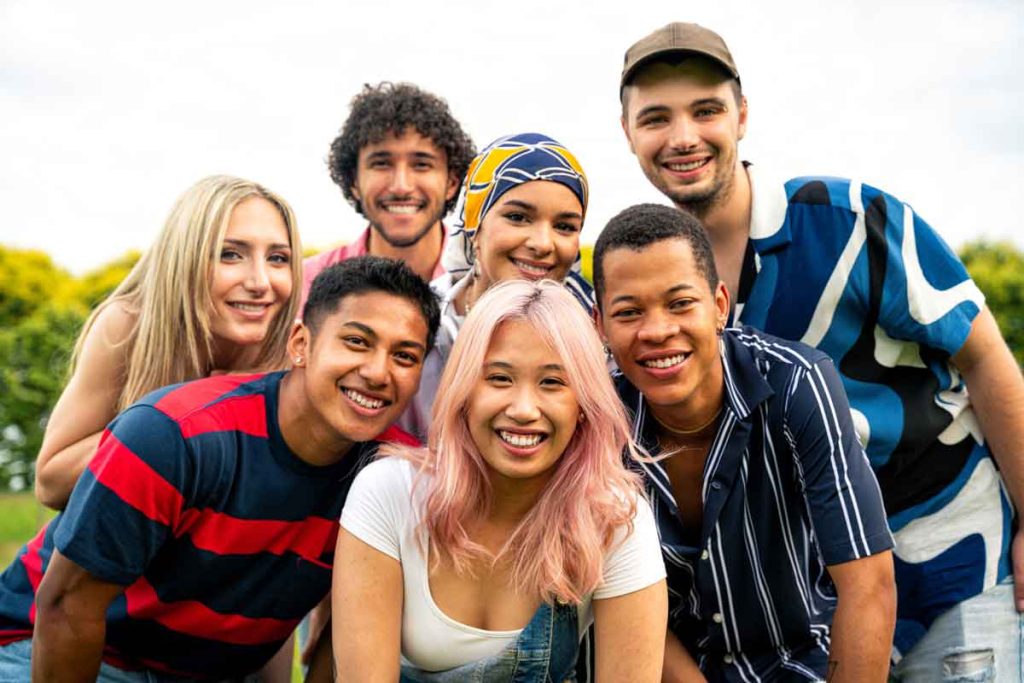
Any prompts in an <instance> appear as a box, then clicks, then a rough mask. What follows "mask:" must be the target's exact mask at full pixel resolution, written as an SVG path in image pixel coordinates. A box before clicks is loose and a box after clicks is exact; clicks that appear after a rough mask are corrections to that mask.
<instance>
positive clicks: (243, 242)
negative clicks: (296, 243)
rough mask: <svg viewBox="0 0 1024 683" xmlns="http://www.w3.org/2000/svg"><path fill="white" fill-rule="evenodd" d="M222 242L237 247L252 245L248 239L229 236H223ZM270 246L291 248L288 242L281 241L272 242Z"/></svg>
mask: <svg viewBox="0 0 1024 683" xmlns="http://www.w3.org/2000/svg"><path fill="white" fill-rule="evenodd" d="M224 244H232V245H235V246H237V247H250V246H252V244H251V243H250V242H249V241H248V240H239V239H233V238H231V237H225V238H224ZM270 248H271V249H291V248H292V247H291V245H290V244H285V243H283V242H274V243H273V244H271V245H270Z"/></svg>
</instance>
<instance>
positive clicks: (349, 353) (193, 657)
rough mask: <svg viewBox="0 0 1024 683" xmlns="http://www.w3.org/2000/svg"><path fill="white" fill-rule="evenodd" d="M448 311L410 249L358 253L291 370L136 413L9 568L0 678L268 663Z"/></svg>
mask: <svg viewBox="0 0 1024 683" xmlns="http://www.w3.org/2000/svg"><path fill="white" fill-rule="evenodd" d="M438 319H439V311H438V305H437V301H436V300H435V298H434V296H433V294H432V292H431V291H430V289H429V287H428V286H427V284H426V283H425V282H423V280H421V279H420V278H419V277H418V276H416V275H415V273H413V272H412V271H411V270H410V269H409V268H408V267H407V266H405V265H404V264H402V263H400V262H398V261H394V260H391V259H384V258H379V257H372V256H366V257H359V258H354V259H351V260H349V261H346V262H345V263H343V264H340V265H337V266H333V267H331V268H328V269H326V270H325V271H324V272H323V273H321V274H320V276H319V277H318V278H317V280H316V281H315V282H314V284H313V287H312V289H311V292H310V296H309V300H308V301H307V303H306V307H305V311H304V316H303V320H304V324H303V325H299V326H296V328H295V329H294V330H293V332H292V336H291V338H290V340H289V344H288V349H289V355H290V356H291V358H292V361H293V363H294V368H293V369H292V370H291V371H289V372H277V373H270V374H266V375H253V376H244V377H243V376H235V375H228V376H220V377H210V378H207V379H201V380H197V381H195V382H189V383H185V384H179V385H174V386H171V387H166V388H164V389H160V390H158V391H156V392H154V393H152V394H149V395H148V396H146V397H144V398H143V399H141V400H140V401H138V402H137V403H135V404H134V405H132V406H131V407H129V408H128V409H126V410H125V411H124V412H122V413H121V414H120V415H119V416H118V417H117V418H116V419H115V420H114V421H113V422H112V423H111V425H110V426H109V428H108V429H107V430H106V432H105V433H104V435H103V438H102V439H101V440H100V444H99V447H98V448H97V452H96V455H95V457H94V458H93V459H92V461H91V463H90V465H89V468H88V469H87V470H86V471H85V472H84V473H83V474H82V478H81V480H80V481H79V483H78V485H77V486H76V487H75V490H74V493H73V494H72V496H71V500H70V502H69V503H68V507H67V509H66V510H65V511H64V512H63V513H62V514H61V515H59V516H58V517H57V518H56V519H54V520H53V521H52V522H51V523H50V524H49V526H48V527H47V528H46V529H44V530H43V532H41V533H40V535H39V537H37V538H36V539H35V540H33V541H32V542H30V543H29V544H28V545H27V546H26V547H25V548H24V549H22V551H21V552H20V553H19V555H18V557H17V558H16V559H15V561H14V563H13V564H12V565H11V566H10V567H9V568H8V569H7V570H6V571H5V572H4V574H3V575H2V576H0V681H25V680H28V678H29V667H30V666H31V671H32V673H31V677H32V680H33V681H40V682H43V681H45V682H46V683H62V682H70V681H95V680H97V677H99V680H100V681H117V682H118V683H125V682H127V681H139V682H140V683H141V682H142V681H146V682H149V683H154V682H158V681H179V680H181V679H180V678H179V677H181V676H183V677H187V678H189V679H201V680H239V679H241V678H242V677H243V676H247V675H248V674H251V673H253V672H255V671H257V670H258V669H259V668H260V667H261V666H263V665H264V664H265V663H266V661H267V660H268V659H270V657H271V656H272V655H273V654H274V653H275V652H277V651H278V649H279V648H280V647H281V645H282V643H283V642H284V641H285V640H286V639H287V638H288V637H289V635H290V634H291V632H292V630H293V629H294V628H295V626H296V624H298V622H299V620H300V619H301V618H302V617H303V616H304V615H305V614H306V613H307V612H308V611H309V610H310V609H311V608H312V607H313V606H314V605H316V604H317V603H318V602H319V601H320V600H321V599H322V598H323V597H324V595H325V594H326V593H327V591H328V589H329V587H330V581H331V565H332V562H333V556H334V545H335V539H336V538H337V534H338V519H339V517H340V514H341V509H342V506H343V505H344V502H345V496H346V494H347V492H348V487H349V485H350V483H351V481H352V478H353V477H354V476H355V473H356V472H358V471H359V469H360V468H361V467H362V466H363V465H364V464H366V463H367V462H368V460H369V459H371V458H372V455H373V451H374V450H375V445H376V440H375V439H387V438H389V436H390V435H389V434H388V432H386V431H385V430H386V429H387V428H388V425H389V424H391V423H392V422H393V421H394V420H395V419H396V418H397V417H398V415H399V414H401V412H402V410H403V409H404V407H405V405H406V403H407V402H408V400H409V398H411V396H412V395H413V394H414V393H415V391H416V385H417V383H418V381H419V374H420V366H421V363H422V359H423V357H424V355H425V354H426V352H427V351H428V350H429V349H430V345H431V344H432V340H433V337H434V334H435V332H436V329H437V324H438ZM382 432H385V433H384V434H381V433H382ZM378 435H379V436H378ZM30 656H31V663H30V662H29V657H30Z"/></svg>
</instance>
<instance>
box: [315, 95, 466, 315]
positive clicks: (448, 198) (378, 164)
mask: <svg viewBox="0 0 1024 683" xmlns="http://www.w3.org/2000/svg"><path fill="white" fill-rule="evenodd" d="M475 154H476V150H475V148H474V147H473V141H472V140H470V138H469V136H468V135H467V134H466V133H465V131H463V129H462V126H460V125H459V122H458V121H456V120H455V117H454V116H452V114H451V111H449V109H448V104H447V103H446V102H445V101H444V100H442V99H441V98H440V97H437V96H436V95H432V94H431V93H428V92H425V91H424V90H421V89H420V88H418V87H417V86H415V85H412V84H411V83H389V82H383V83H380V84H378V85H375V86H371V85H366V86H364V87H363V90H362V92H360V93H359V94H358V95H356V96H355V97H354V98H353V99H352V103H351V111H350V113H349V116H348V119H347V120H346V121H345V125H344V126H342V129H341V132H340V133H339V134H338V137H336V138H335V139H334V141H333V142H332V143H331V152H330V155H329V156H328V158H327V167H328V169H329V171H330V173H331V179H332V180H334V182H335V183H337V185H338V187H340V188H341V192H342V194H343V195H344V196H345V199H347V200H348V201H349V203H351V204H352V206H353V207H355V210H356V211H358V212H359V213H361V214H362V215H363V216H365V217H366V219H367V221H369V223H370V225H369V227H367V228H366V230H365V232H363V234H362V235H360V236H359V238H358V239H357V240H356V241H355V242H352V243H351V244H347V245H345V246H342V247H339V248H337V249H332V250H330V251H327V252H324V253H322V254H318V255H316V256H313V257H311V258H308V259H306V261H305V264H304V270H305V276H304V286H303V295H304V296H305V293H306V292H308V291H309V286H310V283H312V282H313V278H315V277H316V275H317V273H319V272H320V271H321V270H323V269H324V268H326V267H328V266H331V265H333V264H335V263H339V262H340V261H344V260H345V259H347V258H351V257H353V256H359V255H362V254H373V255H376V256H387V257H391V258H396V259H400V260H402V261H405V263H406V264H407V265H408V266H409V267H410V268H412V270H413V271H414V272H415V273H416V274H417V275H419V276H420V277H422V278H423V279H425V280H428V281H429V280H432V279H434V278H435V277H437V276H438V275H441V274H442V273H443V272H444V270H443V268H442V267H441V253H442V251H443V247H444V243H445V238H446V234H447V231H446V230H445V228H444V226H443V225H442V224H441V219H442V218H443V217H444V216H445V214H447V213H448V212H449V211H450V210H451V209H452V207H453V206H454V205H455V200H456V196H457V193H458V190H459V185H460V184H461V183H462V177H463V176H464V175H465V174H466V169H467V168H468V167H469V162H470V161H472V159H473V157H474V156H475Z"/></svg>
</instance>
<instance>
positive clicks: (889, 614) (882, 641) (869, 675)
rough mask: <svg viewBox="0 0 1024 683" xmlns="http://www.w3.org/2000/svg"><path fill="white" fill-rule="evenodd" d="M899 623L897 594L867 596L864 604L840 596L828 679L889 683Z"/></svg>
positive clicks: (833, 622) (860, 682) (839, 682)
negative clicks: (896, 628)
mask: <svg viewBox="0 0 1024 683" xmlns="http://www.w3.org/2000/svg"><path fill="white" fill-rule="evenodd" d="M895 624H896V599H895V595H893V596H892V597H891V598H889V597H888V596H882V597H881V599H879V596H864V597H863V599H862V600H860V601H858V600H856V599H853V600H849V599H843V598H842V597H840V599H839V604H838V605H837V607H836V612H835V616H834V618H833V620H832V649H831V651H830V652H829V656H828V674H827V676H826V679H827V680H828V681H829V682H830V683H847V682H851V683H853V682H856V683H864V682H871V681H879V682H882V681H885V680H886V679H887V677H888V675H889V659H890V657H891V656H892V636H893V629H894V627H895Z"/></svg>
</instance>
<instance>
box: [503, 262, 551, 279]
mask: <svg viewBox="0 0 1024 683" xmlns="http://www.w3.org/2000/svg"><path fill="white" fill-rule="evenodd" d="M512 263H514V264H516V267H518V268H522V269H523V270H525V271H526V272H528V273H533V274H535V275H547V273H548V271H549V270H551V269H550V268H548V267H546V266H535V265H533V264H532V263H527V262H526V261H520V260H519V259H512Z"/></svg>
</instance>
